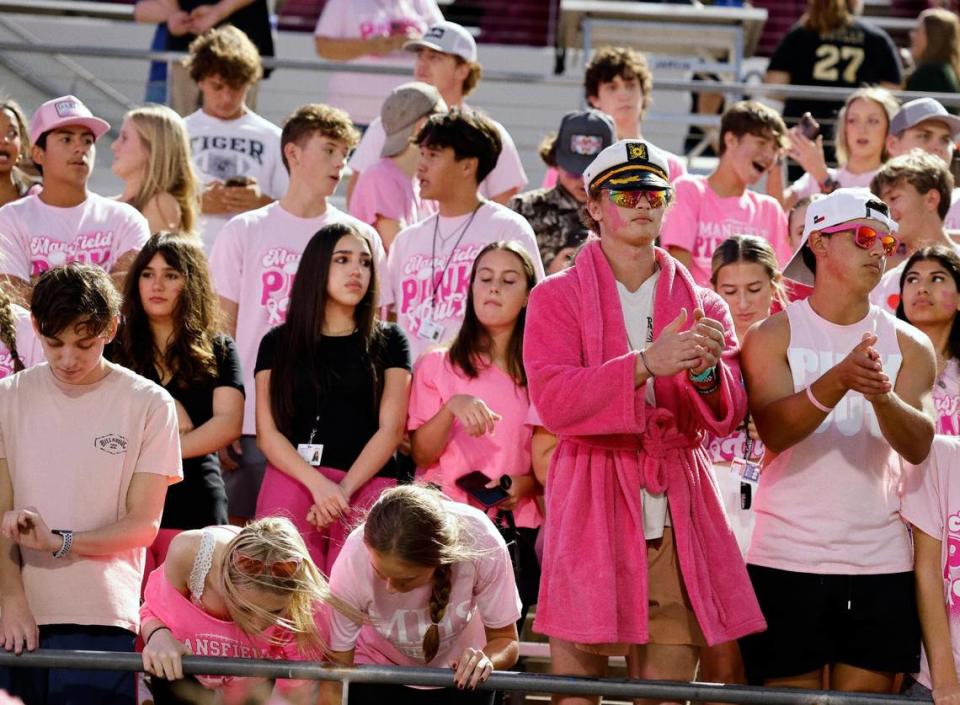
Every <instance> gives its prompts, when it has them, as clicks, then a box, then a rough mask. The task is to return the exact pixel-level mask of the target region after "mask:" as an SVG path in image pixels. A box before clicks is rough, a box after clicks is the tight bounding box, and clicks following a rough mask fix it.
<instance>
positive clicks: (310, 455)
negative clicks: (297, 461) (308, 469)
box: [297, 415, 323, 468]
mask: <svg viewBox="0 0 960 705" xmlns="http://www.w3.org/2000/svg"><path fill="white" fill-rule="evenodd" d="M319 425H320V416H319V415H317V418H316V419H315V420H314V422H313V428H312V429H311V431H310V441H309V442H308V443H298V444H297V453H299V454H300V457H301V458H303V459H304V460H306V461H307V463H309V464H310V465H312V466H313V467H315V468H318V467H320V464H321V460H322V459H323V443H314V442H313V441H314V439H315V438H316V436H317V427H318V426H319Z"/></svg>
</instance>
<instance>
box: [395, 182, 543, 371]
mask: <svg viewBox="0 0 960 705" xmlns="http://www.w3.org/2000/svg"><path fill="white" fill-rule="evenodd" d="M471 216H473V221H472V222H470V219H471ZM497 240H514V241H516V242H518V243H519V244H520V245H521V246H522V247H523V249H525V250H526V251H527V253H529V255H530V257H531V259H532V260H533V266H534V269H535V270H536V272H537V279H538V280H540V279H543V262H542V261H541V259H540V249H539V248H538V247H537V240H536V238H535V237H534V235H533V229H532V228H531V227H530V224H529V223H528V222H527V221H526V220H525V219H524V218H523V216H521V215H518V214H516V213H514V212H513V211H512V210H510V209H509V208H506V207H505V206H501V205H500V204H499V203H493V202H490V201H487V202H484V203H482V204H481V205H480V207H479V209H478V210H477V211H476V215H473V214H471V213H467V214H466V215H462V216H457V217H456V218H444V217H441V216H440V215H439V214H437V215H434V216H431V217H429V218H427V219H426V220H424V221H421V222H420V223H417V224H416V225H413V226H411V227H409V228H406V229H405V230H401V231H400V233H399V234H398V235H397V238H396V239H395V240H394V241H393V245H392V246H391V247H390V255H389V256H388V258H387V275H386V276H385V277H383V278H382V279H381V282H382V286H381V289H380V302H381V303H382V304H383V305H384V306H393V310H394V311H395V312H396V314H397V323H398V324H400V327H401V328H403V330H404V332H405V333H406V334H407V338H408V339H409V340H410V356H411V358H413V359H414V360H416V358H417V356H418V355H420V353H422V352H423V351H424V350H426V349H428V348H430V347H432V346H434V345H436V344H438V343H446V342H448V341H450V340H452V339H453V337H454V336H455V335H456V333H457V331H458V330H459V328H460V324H461V323H462V322H463V317H464V314H465V313H466V305H467V289H468V288H469V287H470V270H471V268H472V267H473V261H474V260H475V259H476V258H477V255H478V254H479V253H480V250H482V249H483V248H484V247H485V246H487V245H488V244H490V243H491V242H495V241H497ZM425 321H431V322H433V323H434V324H435V325H436V326H437V327H438V328H437V331H438V336H437V339H436V340H431V339H427V338H425V337H423V335H422V334H421V333H420V331H421V329H423V330H424V331H426V330H427V328H428V327H429V323H428V326H427V328H425V327H424V322H425Z"/></svg>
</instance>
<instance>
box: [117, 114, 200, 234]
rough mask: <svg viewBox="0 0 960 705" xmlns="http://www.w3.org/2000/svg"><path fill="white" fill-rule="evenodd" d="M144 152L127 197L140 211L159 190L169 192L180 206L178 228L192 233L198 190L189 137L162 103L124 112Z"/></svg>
mask: <svg viewBox="0 0 960 705" xmlns="http://www.w3.org/2000/svg"><path fill="white" fill-rule="evenodd" d="M126 117H127V118H129V120H130V123H131V124H132V125H133V126H134V127H135V128H136V130H137V134H138V135H139V136H140V139H141V141H142V142H143V146H144V149H145V150H146V152H147V164H146V166H145V168H144V175H143V183H142V184H140V190H139V191H138V192H137V195H136V196H134V197H133V199H132V200H131V201H130V205H132V206H133V207H134V208H136V209H137V210H139V211H142V210H143V209H144V208H145V207H146V205H147V204H148V203H150V201H151V200H152V199H153V198H155V197H156V196H158V195H159V194H161V193H169V194H170V195H171V196H173V197H174V198H175V199H176V200H177V205H179V206H180V223H179V225H178V227H177V230H178V232H180V233H183V234H192V233H193V232H194V226H195V225H196V222H197V213H198V211H199V206H200V192H199V188H198V180H197V174H196V172H195V171H194V169H193V162H192V161H191V159H190V137H189V136H188V135H187V128H186V125H185V124H184V122H183V118H181V117H180V116H179V115H178V114H177V113H176V112H175V111H174V110H171V109H170V108H168V107H167V106H165V105H147V106H145V107H143V108H137V109H135V110H131V111H130V112H129V113H127V114H126Z"/></svg>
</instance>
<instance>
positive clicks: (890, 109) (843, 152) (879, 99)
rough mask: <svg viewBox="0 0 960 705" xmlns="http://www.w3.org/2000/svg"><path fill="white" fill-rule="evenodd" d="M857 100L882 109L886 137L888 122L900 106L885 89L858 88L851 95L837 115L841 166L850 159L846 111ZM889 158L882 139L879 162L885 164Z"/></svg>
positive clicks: (872, 87)
mask: <svg viewBox="0 0 960 705" xmlns="http://www.w3.org/2000/svg"><path fill="white" fill-rule="evenodd" d="M858 100H872V101H873V102H874V103H876V104H877V105H879V106H880V107H881V108H883V112H884V114H885V115H886V117H887V135H889V134H890V121H891V120H893V116H894V115H896V114H897V111H898V110H899V109H900V104H899V103H897V99H896V98H894V97H893V94H892V93H891V92H890V91H888V90H887V89H886V88H878V87H876V86H870V87H869V88H858V89H857V90H855V91H854V92H853V93H851V94H850V95H849V97H848V98H847V100H846V102H845V103H844V104H843V107H842V108H840V113H839V114H838V115H837V130H836V135H837V161H838V162H839V163H840V164H841V165H843V164H846V163H847V159H849V158H850V147H849V145H848V144H847V111H848V110H849V109H850V106H851V105H853V104H854V103H855V102H856V101H858ZM889 158H890V152H888V151H887V140H886V138H884V140H883V148H882V150H881V152H880V161H881V162H885V161H887V160H888V159H889Z"/></svg>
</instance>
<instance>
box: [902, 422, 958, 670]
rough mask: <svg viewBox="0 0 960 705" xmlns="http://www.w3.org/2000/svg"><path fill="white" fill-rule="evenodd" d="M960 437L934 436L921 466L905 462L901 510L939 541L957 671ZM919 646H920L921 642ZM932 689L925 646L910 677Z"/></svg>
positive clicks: (917, 525) (919, 527)
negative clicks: (959, 461)
mask: <svg viewBox="0 0 960 705" xmlns="http://www.w3.org/2000/svg"><path fill="white" fill-rule="evenodd" d="M958 459H960V438H958V437H956V436H940V435H938V436H935V437H934V439H933V445H932V446H931V447H930V455H928V456H927V459H926V460H925V461H924V462H923V464H922V465H919V466H914V465H907V466H906V469H905V472H904V475H905V477H906V481H905V482H904V488H903V489H904V492H903V498H902V507H901V513H902V514H903V518H904V519H905V520H906V521H908V522H910V523H911V524H913V525H914V526H915V527H916V528H917V529H919V530H920V531H922V532H923V533H925V534H927V535H928V536H932V537H933V538H935V539H937V540H938V541H940V542H941V550H940V565H941V566H943V570H942V572H941V575H942V576H943V600H944V603H945V604H946V607H947V619H948V620H949V625H950V644H951V646H952V647H953V661H954V664H955V666H956V668H957V669H958V670H960V466H958V464H957V462H958ZM921 646H922V645H921ZM914 677H915V678H916V679H917V681H918V682H919V683H921V684H923V685H925V686H926V687H927V688H931V689H932V688H933V679H932V678H931V674H930V664H929V663H928V662H927V653H926V649H923V650H922V652H921V659H920V673H918V674H916V675H915V676H914Z"/></svg>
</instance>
